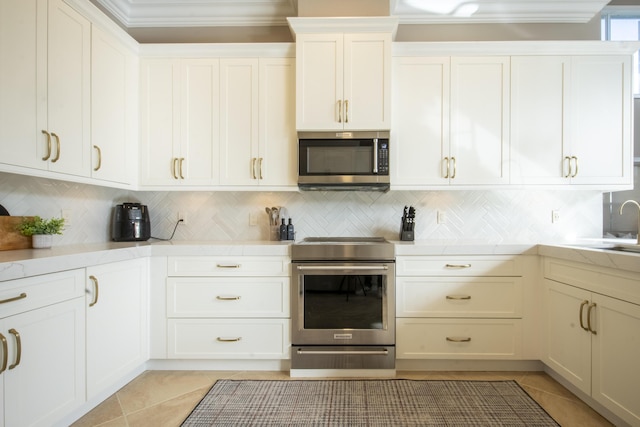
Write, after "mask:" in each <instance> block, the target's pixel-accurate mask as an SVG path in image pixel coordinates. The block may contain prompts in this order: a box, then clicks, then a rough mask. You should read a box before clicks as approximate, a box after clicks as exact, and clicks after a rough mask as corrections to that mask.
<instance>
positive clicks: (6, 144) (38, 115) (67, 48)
mask: <svg viewBox="0 0 640 427" xmlns="http://www.w3.org/2000/svg"><path fill="white" fill-rule="evenodd" d="M0 8H1V9H0V10H1V11H2V13H1V14H0V19H1V20H2V22H1V24H2V25H0V56H1V57H2V59H3V60H2V65H0V86H1V89H2V90H0V113H1V114H0V129H2V130H0V139H1V142H2V144H0V158H1V159H2V160H1V162H2V163H6V164H10V165H12V166H19V167H28V168H35V169H42V170H49V171H53V172H60V173H64V174H72V175H78V176H85V177H86V176H89V167H90V151H89V141H90V89H91V87H90V72H89V70H90V61H91V58H90V52H91V24H90V22H89V20H87V19H85V18H84V17H83V16H82V15H80V14H79V13H78V12H76V11H75V10H73V9H72V8H71V7H69V6H68V5H67V4H66V3H64V2H63V1H62V0H48V1H47V0H19V1H18V0H8V1H3V2H2V4H1V5H0Z"/></svg>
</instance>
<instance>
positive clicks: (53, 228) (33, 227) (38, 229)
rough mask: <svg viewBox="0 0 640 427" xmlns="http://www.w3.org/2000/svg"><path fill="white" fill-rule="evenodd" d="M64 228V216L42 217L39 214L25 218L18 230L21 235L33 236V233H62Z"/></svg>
mask: <svg viewBox="0 0 640 427" xmlns="http://www.w3.org/2000/svg"><path fill="white" fill-rule="evenodd" d="M62 230H64V218H51V219H48V220H47V219H42V218H40V217H39V216H34V217H33V218H25V219H24V220H23V221H22V222H21V223H20V225H18V231H19V232H20V234H22V235H23V236H33V235H34V234H62Z"/></svg>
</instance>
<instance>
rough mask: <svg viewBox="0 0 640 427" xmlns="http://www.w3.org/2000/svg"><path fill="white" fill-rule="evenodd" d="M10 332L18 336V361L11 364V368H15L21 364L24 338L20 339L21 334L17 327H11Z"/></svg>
mask: <svg viewBox="0 0 640 427" xmlns="http://www.w3.org/2000/svg"><path fill="white" fill-rule="evenodd" d="M9 333H10V334H11V335H13V336H14V337H15V338H16V361H15V362H14V363H13V364H11V365H9V369H13V368H15V367H16V366H18V365H19V364H20V359H21V358H22V340H21V339H20V334H19V333H18V331H16V330H15V329H13V328H11V329H9Z"/></svg>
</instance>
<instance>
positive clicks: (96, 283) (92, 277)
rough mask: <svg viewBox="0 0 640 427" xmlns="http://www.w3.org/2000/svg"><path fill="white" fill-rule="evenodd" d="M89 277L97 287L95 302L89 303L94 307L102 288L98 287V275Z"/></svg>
mask: <svg viewBox="0 0 640 427" xmlns="http://www.w3.org/2000/svg"><path fill="white" fill-rule="evenodd" d="M89 279H91V281H92V282H93V285H94V287H95V289H96V296H95V298H94V299H93V302H92V303H91V304H89V307H93V306H94V305H96V304H97V303H98V293H99V292H100V288H99V287H98V279H97V278H96V276H89Z"/></svg>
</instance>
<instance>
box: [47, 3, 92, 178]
mask: <svg viewBox="0 0 640 427" xmlns="http://www.w3.org/2000/svg"><path fill="white" fill-rule="evenodd" d="M48 46H49V51H48V64H49V67H48V82H47V100H48V124H47V126H46V128H45V127H43V129H48V130H49V132H50V133H51V135H52V137H53V139H54V140H55V141H54V142H55V145H56V148H55V150H53V152H54V154H52V157H53V156H55V157H53V158H52V159H51V161H50V163H49V170H51V171H55V172H63V173H67V174H72V175H80V176H89V169H90V150H89V148H90V146H89V145H90V138H91V132H90V126H91V73H90V68H91V23H90V22H89V21H88V20H87V19H86V18H84V17H83V16H82V15H80V14H79V13H78V12H76V11H75V10H74V9H72V8H71V7H70V6H68V5H67V4H66V3H64V2H63V1H62V0H50V1H49V38H48ZM54 133H55V136H54ZM54 160H56V161H54Z"/></svg>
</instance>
